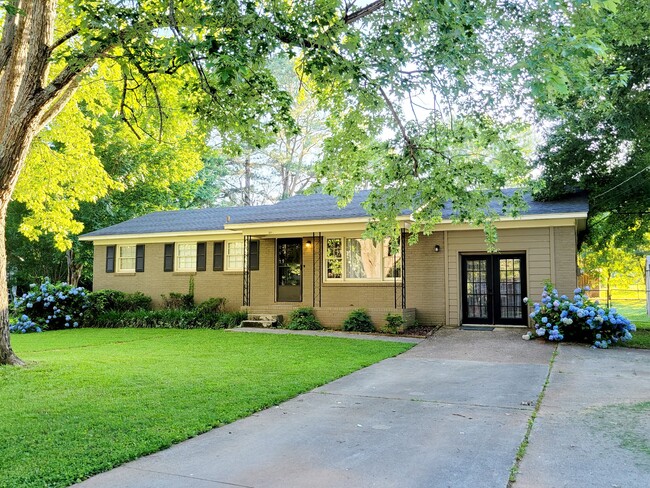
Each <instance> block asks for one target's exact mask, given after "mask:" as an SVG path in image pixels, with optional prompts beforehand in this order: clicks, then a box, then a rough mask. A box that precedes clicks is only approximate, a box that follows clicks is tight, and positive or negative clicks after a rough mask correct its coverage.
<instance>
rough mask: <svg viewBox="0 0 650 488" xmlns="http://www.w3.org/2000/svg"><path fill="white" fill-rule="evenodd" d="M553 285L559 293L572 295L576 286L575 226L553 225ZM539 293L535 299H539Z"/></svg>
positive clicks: (576, 243)
mask: <svg viewBox="0 0 650 488" xmlns="http://www.w3.org/2000/svg"><path fill="white" fill-rule="evenodd" d="M553 237H554V240H555V243H554V255H555V260H554V263H553V264H554V266H555V280H554V282H555V286H556V287H557V289H558V291H559V292H560V293H561V294H565V295H567V296H570V297H572V296H573V290H575V288H576V287H577V286H578V264H577V252H576V249H577V245H578V242H577V235H576V229H575V227H553ZM539 299H540V297H539V295H537V296H535V300H536V301H539Z"/></svg>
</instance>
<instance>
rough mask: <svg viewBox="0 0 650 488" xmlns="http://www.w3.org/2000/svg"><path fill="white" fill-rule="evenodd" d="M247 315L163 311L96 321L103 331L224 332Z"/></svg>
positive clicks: (120, 314) (110, 316) (121, 314)
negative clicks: (213, 330) (215, 330)
mask: <svg viewBox="0 0 650 488" xmlns="http://www.w3.org/2000/svg"><path fill="white" fill-rule="evenodd" d="M246 316H247V314H246V312H230V313H225V312H223V313H213V312H205V311H201V310H198V309H197V308H194V309H192V310H181V309H163V310H138V311H133V312H116V311H113V312H106V313H103V314H101V315H100V316H99V317H97V319H96V320H95V321H94V324H93V325H94V326H95V327H99V328H111V329H112V328H124V327H126V328H143V329H224V328H231V327H235V326H237V325H239V324H240V323H241V321H242V320H245V319H246Z"/></svg>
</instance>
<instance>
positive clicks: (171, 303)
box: [160, 292, 194, 310]
mask: <svg viewBox="0 0 650 488" xmlns="http://www.w3.org/2000/svg"><path fill="white" fill-rule="evenodd" d="M160 296H161V297H162V301H163V307H164V308H168V309H172V310H189V309H191V308H192V307H194V294H192V293H174V292H171V293H170V294H169V295H160Z"/></svg>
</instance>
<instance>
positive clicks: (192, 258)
mask: <svg viewBox="0 0 650 488" xmlns="http://www.w3.org/2000/svg"><path fill="white" fill-rule="evenodd" d="M176 269H177V270H178V271H196V242H193V243H179V244H176Z"/></svg>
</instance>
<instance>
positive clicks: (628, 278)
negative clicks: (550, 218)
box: [579, 239, 645, 307]
mask: <svg viewBox="0 0 650 488" xmlns="http://www.w3.org/2000/svg"><path fill="white" fill-rule="evenodd" d="M579 258H580V259H579V264H580V267H581V268H582V269H583V270H584V271H585V272H586V273H587V274H589V275H590V276H593V277H597V278H599V280H600V288H601V291H602V288H603V287H605V297H606V302H607V306H608V307H611V306H612V289H615V288H622V289H627V288H629V287H630V286H631V285H635V284H636V285H643V284H644V282H645V257H644V256H639V255H636V254H633V253H631V252H626V251H625V250H623V249H621V248H619V247H616V246H615V245H614V243H613V240H611V239H610V242H609V243H608V244H607V245H605V246H600V247H599V248H597V249H596V248H590V247H588V246H585V247H583V249H582V250H581V251H580V256H579Z"/></svg>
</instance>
